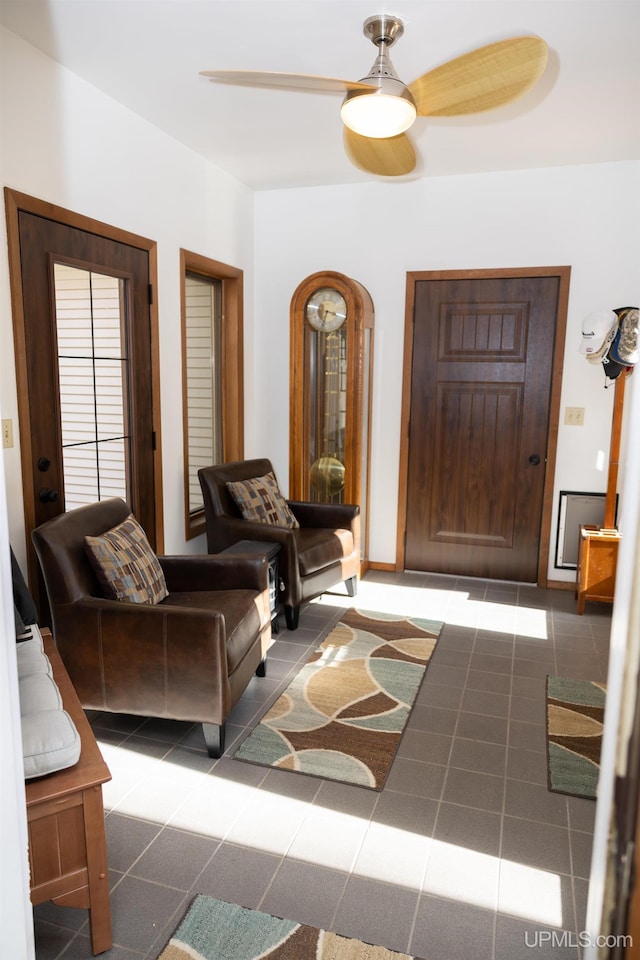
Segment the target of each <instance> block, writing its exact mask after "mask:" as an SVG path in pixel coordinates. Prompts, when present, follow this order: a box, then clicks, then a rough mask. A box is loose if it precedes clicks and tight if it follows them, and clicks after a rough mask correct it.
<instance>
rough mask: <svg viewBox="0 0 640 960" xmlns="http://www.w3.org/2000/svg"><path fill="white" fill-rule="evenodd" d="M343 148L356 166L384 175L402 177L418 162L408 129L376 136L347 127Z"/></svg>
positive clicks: (368, 171)
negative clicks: (391, 135)
mask: <svg viewBox="0 0 640 960" xmlns="http://www.w3.org/2000/svg"><path fill="white" fill-rule="evenodd" d="M344 148H345V150H346V153H347V156H348V157H349V160H351V162H352V163H353V164H354V165H355V166H356V167H359V168H360V169H361V170H366V171H367V173H377V174H379V175H380V176H383V177H400V176H402V174H404V173H411V171H412V170H413V169H414V168H415V165H416V153H415V150H414V149H413V144H412V143H411V140H409V137H408V136H407V135H406V133H400V134H399V135H398V136H397V137H387V138H383V139H374V138H373V137H361V136H360V134H359V133H354V132H353V130H350V129H349V127H345V128H344Z"/></svg>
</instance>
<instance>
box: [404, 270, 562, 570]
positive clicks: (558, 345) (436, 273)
mask: <svg viewBox="0 0 640 960" xmlns="http://www.w3.org/2000/svg"><path fill="white" fill-rule="evenodd" d="M509 277H515V278H518V277H558V278H559V287H558V307H557V314H556V332H555V346H554V351H553V368H552V373H551V392H550V402H549V428H548V433H547V450H546V470H545V484H544V494H543V504H542V520H541V525H540V550H539V553H538V581H537V582H538V586H540V587H546V586H547V585H548V580H547V569H548V566H549V552H550V545H551V532H552V531H551V517H552V513H553V484H554V477H555V466H556V451H557V446H558V425H559V422H560V394H561V390H562V375H563V368H564V344H565V335H566V329H567V309H568V302H569V281H570V277H571V267H569V266H562V267H512V268H505V269H491V270H424V271H410V272H408V273H407V280H406V299H405V322H404V355H403V362H402V412H401V425H400V459H399V482H398V522H397V541H396V564H395V569H396V570H404V556H405V536H406V530H407V471H408V465H409V417H410V413H411V369H412V363H413V312H414V306H415V287H416V283H417V282H418V281H420V280H484V279H501V278H509Z"/></svg>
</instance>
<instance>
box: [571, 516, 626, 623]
mask: <svg viewBox="0 0 640 960" xmlns="http://www.w3.org/2000/svg"><path fill="white" fill-rule="evenodd" d="M619 544H620V534H619V533H618V532H617V531H614V530H610V531H606V530H603V529H602V528H600V527H592V526H583V527H580V555H579V558H578V573H577V596H578V613H584V605H585V602H586V601H587V600H600V601H602V602H604V603H613V595H614V591H615V585H616V568H617V563H618V546H619Z"/></svg>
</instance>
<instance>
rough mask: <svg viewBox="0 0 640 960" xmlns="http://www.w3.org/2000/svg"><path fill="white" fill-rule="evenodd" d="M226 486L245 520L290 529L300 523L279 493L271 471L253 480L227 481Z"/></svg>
mask: <svg viewBox="0 0 640 960" xmlns="http://www.w3.org/2000/svg"><path fill="white" fill-rule="evenodd" d="M227 487H228V489H229V492H230V494H231V496H232V497H233V499H234V500H235V502H236V503H237V504H238V509H239V510H240V513H241V514H242V516H243V517H244V519H245V520H254V521H257V522H258V523H270V524H272V526H275V527H288V528H289V529H290V530H293V529H295V528H296V527H299V526H300V524H299V523H298V521H297V520H296V518H295V517H294V515H293V513H292V512H291V510H290V509H289V505H288V504H287V501H286V500H285V499H284V497H283V496H282V494H281V493H280V489H279V487H278V481H277V480H276V478H275V477H274V475H273V474H272V473H267V474H265V475H264V477H255V478H254V479H253V480H236V481H234V482H231V481H228V482H227Z"/></svg>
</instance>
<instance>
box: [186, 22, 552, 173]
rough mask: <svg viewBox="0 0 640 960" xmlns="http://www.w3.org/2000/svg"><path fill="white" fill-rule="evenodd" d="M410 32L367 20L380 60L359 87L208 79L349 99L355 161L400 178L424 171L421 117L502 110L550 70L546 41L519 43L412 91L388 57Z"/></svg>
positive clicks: (432, 74)
mask: <svg viewBox="0 0 640 960" xmlns="http://www.w3.org/2000/svg"><path fill="white" fill-rule="evenodd" d="M403 33H404V25H403V23H402V20H400V19H399V18H398V17H392V16H387V15H386V14H378V15H376V16H374V17H369V18H368V20H365V22H364V34H365V36H366V37H368V38H369V40H371V42H372V43H373V44H375V46H376V47H377V48H378V55H377V57H376V59H375V61H374V64H373V66H372V67H371V69H370V70H369V73H368V74H367V76H366V77H363V78H362V80H358V81H352V80H341V79H339V78H337V77H319V76H311V75H308V74H303V73H264V72H260V71H251V70H247V71H245V70H203V71H201V74H200V75H201V76H203V77H207V78H208V79H209V80H213V81H216V82H221V83H231V84H236V85H241V86H257V87H265V86H266V87H276V88H287V89H294V90H302V91H311V92H323V93H326V92H329V93H344V94H345V97H344V100H343V102H342V107H341V109H340V113H341V117H342V121H343V123H344V125H345V129H344V145H345V150H346V153H347V156H348V157H349V159H350V160H351V162H352V163H354V164H355V165H356V166H357V167H360V169H362V170H366V171H367V172H369V173H375V174H379V175H382V176H387V177H397V176H401V175H403V174H407V173H411V171H412V170H413V169H414V167H415V165H416V154H415V150H414V148H413V144H412V143H411V140H410V139H409V137H408V136H407V133H406V131H407V130H408V129H409V128H410V127H411V125H412V124H413V122H414V120H415V119H416V116H419V117H450V116H460V115H463V114H471V113H482V112H484V111H485V110H492V109H493V108H495V107H501V106H503V105H504V104H506V103H510V102H511V101H512V100H515V99H517V97H519V96H521V95H522V94H523V93H525V92H526V91H527V90H529V89H530V88H531V87H532V86H533V85H534V84H535V83H536V82H537V80H538V79H539V78H540V77H541V75H542V73H543V71H544V69H545V66H546V64H547V56H548V48H547V44H546V43H545V42H544V40H542V39H541V38H540V37H535V36H523V37H512V38H510V39H507V40H500V41H498V42H497V43H490V44H489V45H488V46H485V47H479V48H478V49H476V50H472V51H471V52H470V53H465V54H463V55H462V56H461V57H456V58H455V59H454V60H449V61H448V62H447V63H444V64H442V66H439V67H436V68H435V69H433V70H429V71H428V72H427V73H425V74H423V75H422V76H421V77H418V79H417V80H414V81H413V83H409V84H404V83H403V82H402V80H400V79H399V77H398V75H397V74H396V72H395V70H394V68H393V65H392V63H391V60H390V58H389V54H388V50H389V48H390V47H391V46H392V45H393V44H394V43H395V41H396V40H397V39H398V38H399V37H401V36H402V34H403Z"/></svg>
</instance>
